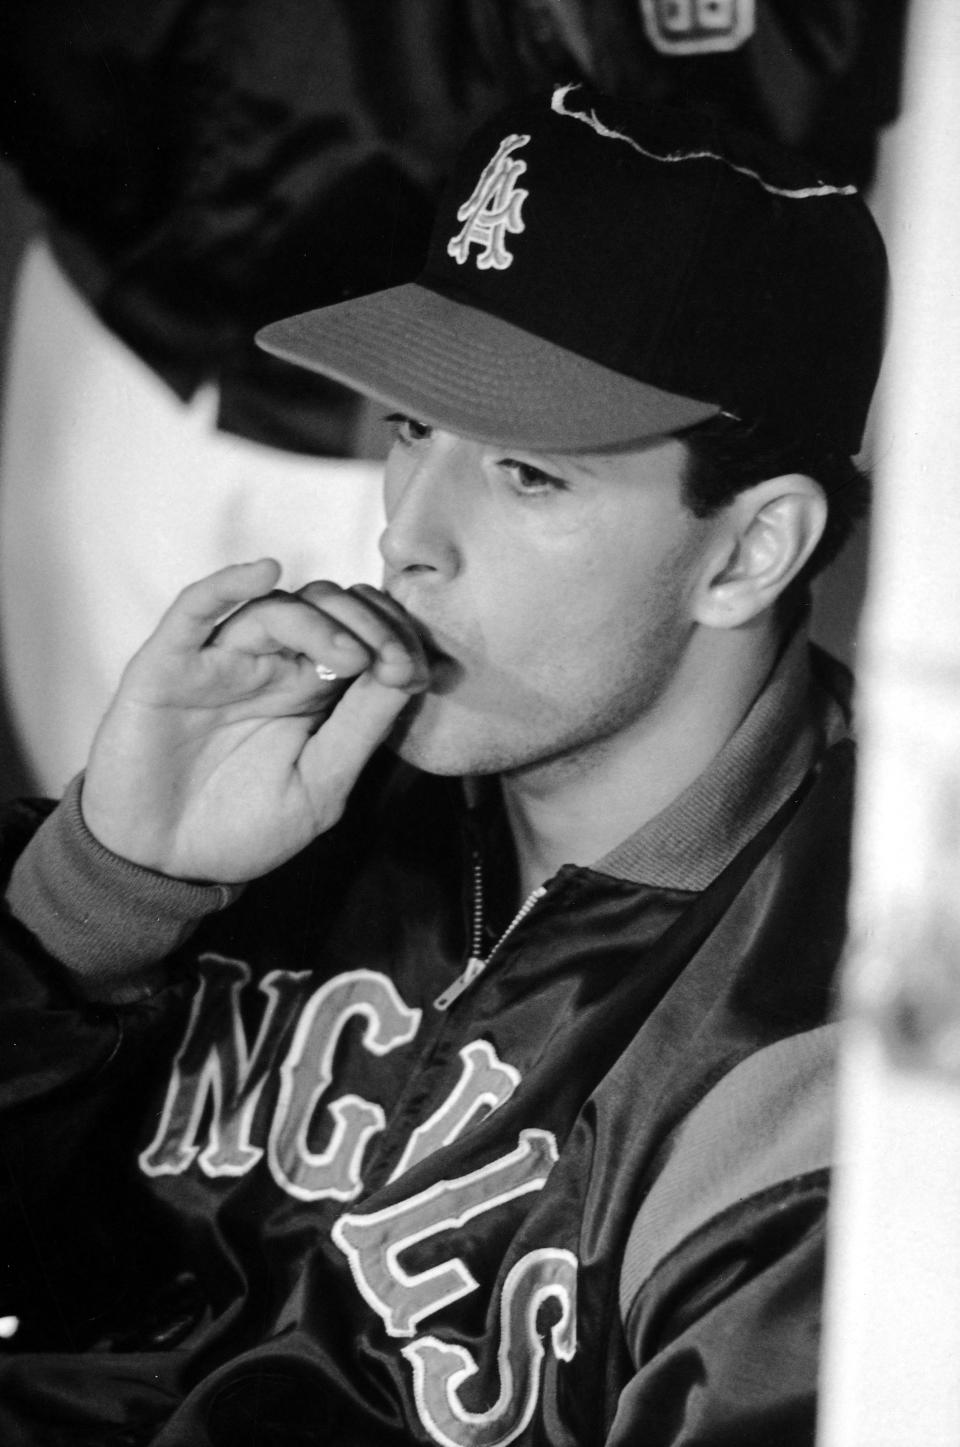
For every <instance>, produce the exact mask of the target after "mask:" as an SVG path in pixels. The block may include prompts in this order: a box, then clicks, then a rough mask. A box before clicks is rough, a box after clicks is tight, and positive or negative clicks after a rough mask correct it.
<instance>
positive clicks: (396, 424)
mask: <svg viewBox="0 0 960 1447" xmlns="http://www.w3.org/2000/svg"><path fill="white" fill-rule="evenodd" d="M383 420H384V421H385V422H389V424H390V426H391V428H392V430H393V435H394V437H395V438H396V440H397V441H398V442H402V443H404V444H405V445H406V446H407V447H409V446H410V445H411V443H413V442H423V440H424V439H425V438H427V437H429V436H430V434H431V432H432V431H433V428H432V427H430V426H429V425H428V424H427V423H426V422H418V421H417V419H416V418H415V417H405V416H404V414H403V413H402V412H390V413H388V415H387V416H386V417H385V418H384V419H383Z"/></svg>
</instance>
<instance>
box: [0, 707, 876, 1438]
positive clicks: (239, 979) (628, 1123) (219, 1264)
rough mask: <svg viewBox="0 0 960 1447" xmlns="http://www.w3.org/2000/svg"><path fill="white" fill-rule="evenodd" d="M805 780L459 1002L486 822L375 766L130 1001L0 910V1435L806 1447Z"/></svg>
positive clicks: (813, 878)
mask: <svg viewBox="0 0 960 1447" xmlns="http://www.w3.org/2000/svg"><path fill="white" fill-rule="evenodd" d="M755 732H758V733H763V730H762V729H759V727H758V728H757V729H755ZM797 757H798V756H797V752H796V750H795V749H793V750H792V752H791V751H790V750H784V751H782V756H781V757H780V758H779V763H778V764H777V765H776V767H775V768H774V772H773V775H772V776H771V778H770V779H766V780H764V783H763V791H762V792H763V793H764V797H765V799H766V808H765V809H764V810H762V811H761V812H760V814H758V816H757V817H758V818H759V819H761V820H762V822H760V823H759V824H758V825H757V826H754V825H751V826H750V828H749V830H746V829H745V833H746V837H744V838H743V839H738V840H737V842H736V847H734V848H732V851H731V849H730V847H729V845H730V841H729V840H728V841H727V845H728V848H727V853H728V855H729V857H728V858H726V860H725V862H724V863H723V867H722V868H720V869H719V872H718V873H716V874H715V876H714V877H711V878H710V879H709V882H706V883H704V885H703V887H697V888H686V887H685V888H677V887H668V886H666V885H664V884H662V883H654V884H646V883H644V882H643V881H642V880H640V879H637V878H631V877H628V876H629V874H630V870H629V869H624V868H614V867H613V866H612V865H608V864H607V863H605V862H604V861H600V863H599V864H598V865H597V866H595V867H592V868H581V867H573V866H569V867H565V868H563V869H562V870H561V871H560V872H559V874H558V875H557V876H556V877H555V878H554V879H553V880H552V881H550V883H549V884H548V886H547V890H546V894H545V895H544V897H543V898H541V899H540V900H539V901H538V902H537V904H536V905H535V906H534V908H533V909H532V910H531V911H530V912H529V914H528V915H527V916H526V917H525V918H524V919H523V921H522V922H521V923H520V924H519V925H518V926H517V927H516V928H515V929H514V930H513V931H512V932H511V933H510V934H509V936H508V937H507V938H506V939H505V940H504V941H503V943H502V944H501V945H500V947H499V948H498V949H497V950H496V952H495V953H494V955H493V957H492V959H491V961H490V963H489V964H488V966H487V968H486V969H485V970H484V971H483V972H482V973H481V974H480V975H479V976H478V977H477V978H476V979H475V980H474V981H473V983H472V984H470V985H469V986H468V987H467V988H466V989H464V990H463V991H462V992H461V993H460V994H459V996H458V997H457V998H456V999H455V1000H454V1001H453V1003H451V1004H449V1005H448V1006H447V1008H440V1007H439V1006H438V1004H437V1000H438V997H440V996H442V995H443V994H444V992H445V991H446V989H447V988H448V987H449V986H450V984H451V983H452V982H453V981H454V980H456V979H457V978H458V977H459V976H460V974H461V972H462V970H463V966H464V959H465V952H466V949H467V945H468V934H469V915H470V902H471V901H470V889H469V878H470V869H469V863H470V855H471V851H472V850H473V849H474V848H480V849H482V850H483V852H484V855H485V857H486V858H487V860H488V861H489V862H490V865H491V868H490V876H491V882H492V889H491V893H492V896H493V899H492V912H493V914H494V916H496V915H497V913H498V909H497V903H496V896H497V888H496V879H497V873H498V863H497V861H500V862H501V863H502V862H503V861H504V859H505V858H506V854H505V849H504V835H503V824H502V820H501V818H500V815H499V811H498V810H497V809H496V808H493V809H491V810H486V809H481V810H480V811H479V813H477V812H472V813H471V814H470V815H468V816H466V817H465V812H464V806H463V800H462V794H461V791H460V788H459V785H458V784H457V782H456V781H451V780H440V779H432V778H429V777H426V776H423V775H419V774H418V773H416V772H415V771H412V770H410V769H408V768H406V767H405V766H402V765H397V764H395V763H393V762H392V761H389V760H387V759H380V760H377V761H375V762H374V764H373V765H372V766H371V768H370V770H369V771H368V774H367V776H366V777H365V779H364V780H363V781H362V782H361V785H360V786H358V789H357V790H356V791H355V795H354V798H353V800H352V803H351V808H350V810H349V811H348V814H347V815H346V816H345V818H344V820H343V821H342V822H341V824H340V825H339V826H338V827H337V828H336V829H335V830H334V831H331V833H330V834H328V835H326V836H324V838H322V839H320V840H318V841H316V842H315V843H314V845H312V846H311V847H310V848H309V849H307V850H306V851H305V852H304V853H303V854H302V855H300V856H298V857H297V858H296V859H295V860H292V861H291V862H290V863H289V864H287V865H285V866H284V867H282V868H281V869H279V870H278V871H276V872H275V873H274V874H272V875H270V876H268V877H266V878H265V879H263V880H261V881H259V882H257V883H256V884H254V885H251V886H249V887H248V888H247V889H246V890H245V891H244V892H243V893H242V895H241V896H240V897H239V898H235V899H233V900H232V901H231V902H230V903H228V904H227V905H226V907H225V908H223V909H221V910H219V911H216V912H214V913H212V914H210V915H209V916H208V917H207V918H206V919H205V920H204V922H203V923H202V924H201V925H200V926H199V928H198V929H196V930H195V932H193V933H191V934H190V935H189V938H188V939H187V940H186V941H185V943H183V944H182V945H181V946H180V948H179V949H178V950H177V951H176V952H175V954H174V956H173V958H172V959H171V960H169V961H167V962H165V963H164V964H163V966H162V968H161V969H160V971H159V972H154V973H150V972H146V973H144V975H143V977H142V979H141V980H140V981H139V983H138V985H137V988H136V989H132V990H130V991H129V992H127V996H126V997H124V995H123V992H121V991H119V990H113V991H108V990H102V989H101V990H99V991H95V992H93V993H95V994H97V995H98V998H90V995H91V992H90V991H89V990H85V989H84V987H83V985H82V982H78V979H77V977H76V975H75V973H74V972H72V971H71V970H68V969H67V968H65V967H64V966H63V965H62V964H59V963H58V962H57V961H56V960H55V959H54V958H52V957H51V956H50V955H49V954H48V953H47V952H45V951H44V950H43V949H42V948H41V946H40V944H39V942H38V939H37V937H36V936H35V934H34V933H33V932H32V931H31V930H30V929H28V928H27V927H26V925H25V924H24V923H22V922H21V921H20V920H18V919H17V918H15V917H13V916H12V915H11V914H10V913H9V912H8V914H7V916H6V917H5V918H4V919H3V922H2V924H3V936H2V939H3V944H2V947H3V971H2V979H3V986H2V988H3V993H4V1003H3V1006H2V1010H0V1025H2V1032H3V1034H2V1050H0V1061H2V1072H3V1081H2V1083H0V1103H2V1110H0V1146H2V1153H3V1164H4V1177H3V1179H4V1183H5V1184H4V1186H3V1191H2V1197H0V1206H2V1214H3V1225H4V1231H5V1235H4V1239H5V1242H6V1245H7V1254H8V1257H9V1259H10V1260H11V1261H12V1268H13V1269H12V1273H11V1275H10V1279H9V1280H8V1283H7V1285H6V1286H5V1288H4V1292H3V1296H2V1297H0V1315H3V1314H11V1315H16V1316H17V1317H19V1319H20V1323H21V1326H20V1331H19V1333H18V1334H17V1335H16V1336H15V1337H14V1338H13V1339H12V1341H11V1342H10V1343H9V1344H8V1345H7V1348H6V1351H5V1353H4V1355H3V1359H2V1361H0V1440H3V1441H4V1442H7V1441H9V1442H14V1441H15V1442H18V1443H24V1444H30V1447H32V1444H37V1447H40V1444H42V1447H51V1444H57V1443H60V1442H63V1443H67V1442H69V1443H71V1444H76V1443H90V1444H94V1443H96V1444H98V1447H99V1444H103V1443H108V1442H117V1443H121V1442H122V1443H146V1442H156V1443H157V1444H182V1447H202V1444H218V1447H220V1444H222V1447H268V1444H277V1447H279V1444H284V1447H287V1444H291V1443H301V1442H302V1443H314V1442H322V1443H324V1444H328V1447H333V1444H343V1447H361V1444H363V1447H366V1444H369V1447H373V1444H377V1447H389V1444H392V1443H396V1444H398V1447H399V1444H401V1443H405V1444H409V1443H419V1444H424V1447H427V1444H444V1447H468V1444H469V1447H494V1444H498V1447H500V1444H503V1447H506V1444H509V1443H521V1444H531V1447H532V1444H535V1443H536V1444H550V1447H570V1444H578V1447H587V1444H591V1447H593V1444H596V1447H601V1444H603V1447H626V1444H631V1447H633V1444H635V1447H694V1444H696V1447H720V1444H729V1443H734V1442H735V1443H737V1444H738V1447H750V1444H755V1447H761V1444H762V1447H769V1444H770V1443H773V1442H775V1443H777V1444H778V1447H791V1444H797V1447H799V1444H805V1447H811V1444H812V1442H813V1437H814V1414H815V1390H816V1374H817V1346H818V1326H819V1301H820V1286H821V1273H822V1265H823V1260H822V1258H823V1233H824V1212H825V1206H826V1200H827V1187H828V1178H829V1168H830V1164H831V1160H832V1154H831V1143H830V1114H831V1082H832V1059H833V1047H834V1039H833V1037H834V1031H835V1027H834V1026H833V1025H832V1024H831V1021H832V1019H833V1016H834V1012H835V983H834V977H835V970H836V964H837V960H838V958H839V955H840V952H841V948H842V942H843V934H844V923H845V895H846V885H847V853H848V830H849V817H850V790H851V775H852V747H851V745H850V743H849V742H848V741H846V740H841V741H840V742H836V743H829V742H827V743H823V742H821V744H820V745H818V747H817V748H816V749H815V751H814V753H813V755H812V757H811V759H810V761H809V763H808V764H806V765H805V766H804V767H803V769H802V770H801V771H799V773H798V771H797V767H796V765H797ZM767 763H768V764H770V766H771V767H772V768H773V762H772V757H768V759H767ZM771 811H772V812H771ZM44 812H45V810H44V809H43V808H42V807H40V806H35V805H29V804H23V805H20V806H17V807H16V808H15V809H14V810H13V811H12V812H11V813H10V814H9V815H8V816H7V819H6V828H5V845H6V849H7V858H8V859H9V858H11V857H12V856H14V855H15V854H16V853H17V852H18V851H19V849H20V848H21V847H22V846H23V844H24V842H25V841H26V840H27V839H28V838H29V837H30V835H31V834H32V833H33V831H34V830H35V829H36V827H37V824H38V821H39V819H40V818H42V817H43V814H44ZM50 822H53V821H50ZM693 828H694V831H695V829H696V820H695V819H694V820H693ZM39 837H40V836H38V839H39ZM706 842H707V841H705V843H706ZM722 843H723V841H719V842H718V841H716V840H714V841H713V844H712V847H713V848H714V849H715V850H716V849H721V847H722ZM25 857H26V856H25ZM135 872H136V871H135ZM634 872H635V871H634ZM506 873H509V870H508V869H507V870H506ZM81 923H82V922H81ZM503 923H504V921H503V919H502V918H501V919H499V920H497V919H496V918H494V921H493V929H494V931H495V932H496V931H497V930H500V929H502V927H503ZM135 925H136V911H135V908H134V906H133V905H131V929H133V928H134V927H135ZM144 927H145V928H146V924H145V926H144Z"/></svg>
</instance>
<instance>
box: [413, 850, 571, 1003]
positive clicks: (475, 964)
mask: <svg viewBox="0 0 960 1447" xmlns="http://www.w3.org/2000/svg"><path fill="white" fill-rule="evenodd" d="M546 892H547V887H546V885H545V884H539V885H537V888H536V889H534V890H532V891H531V892H530V894H528V895H527V897H526V899H525V900H524V901H523V904H522V905H521V906H520V908H519V909H518V910H517V912H516V914H515V915H514V916H513V919H512V920H511V921H510V923H509V924H508V925H507V927H506V929H505V930H504V931H503V934H502V935H501V936H500V938H499V939H498V940H497V942H496V943H495V944H494V946H493V948H492V949H491V950H490V952H489V954H488V955H487V957H486V959H484V958H483V957H482V956H481V954H480V950H481V948H482V946H483V861H482V859H481V857H480V851H479V850H477V849H475V850H474V851H473V922H472V932H471V940H470V957H469V959H468V960H467V963H466V967H465V968H464V970H463V971H462V972H461V974H459V975H458V976H457V978H456V979H455V980H454V981H453V983H452V984H450V985H448V986H447V988H446V989H445V990H444V991H443V992H442V993H441V994H439V995H438V996H437V998H436V999H435V1000H434V1002H433V1004H434V1008H435V1009H437V1010H448V1009H449V1008H450V1006H451V1005H452V1004H453V1002H454V1000H458V999H459V998H460V996H461V995H462V994H463V992H464V990H466V989H467V988H468V987H469V986H470V985H472V984H473V982H474V980H475V979H477V977H478V976H479V975H482V974H483V972H484V970H485V969H486V968H487V966H488V965H489V964H490V961H491V960H492V959H493V957H494V955H495V954H496V953H497V951H498V950H499V949H500V947H501V945H502V944H504V942H505V941H506V940H507V939H508V938H509V936H510V935H512V934H513V932H514V930H515V929H516V928H517V925H518V924H520V923H521V922H522V921H523V920H525V919H526V917H527V915H528V914H529V913H530V911H531V910H532V909H533V906H534V905H535V904H536V903H537V901H538V900H540V899H542V898H543V896H544V895H545V894H546Z"/></svg>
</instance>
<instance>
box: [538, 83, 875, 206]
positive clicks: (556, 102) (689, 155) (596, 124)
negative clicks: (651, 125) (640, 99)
mask: <svg viewBox="0 0 960 1447" xmlns="http://www.w3.org/2000/svg"><path fill="white" fill-rule="evenodd" d="M578 89H579V87H578V86H577V85H576V84H573V83H571V84H570V85H563V86H558V87H557V89H556V90H555V91H554V93H553V98H552V99H551V102H550V108H551V110H553V111H555V112H556V114H557V115H558V116H566V117H568V118H569V119H570V120H574V121H582V122H583V124H584V125H585V126H589V127H590V128H591V130H594V131H596V133H597V135H598V136H604V137H605V138H606V139H608V140H611V141H625V142H626V144H627V145H628V146H630V147H631V149H632V150H634V151H636V152H637V153H638V154H639V155H641V156H646V157H647V158H648V159H649V160H651V161H671V162H677V161H719V162H720V164H721V165H722V166H727V167H728V168H729V169H730V170H731V171H736V172H737V173H738V174H739V175H741V176H748V177H749V178H750V180H751V181H756V183H757V185H758V186H762V188H763V189H764V191H769V192H770V194H771V195H772V196H785V197H787V198H788V199H789V200H791V201H808V200H811V199H816V198H818V197H821V196H856V195H857V188H856V186H829V185H827V184H826V183H823V184H821V185H819V186H803V187H798V188H796V189H792V190H791V189H788V188H785V187H782V186H771V185H770V183H769V181H765V180H764V179H763V177H762V176H761V175H759V174H758V173H757V172H756V171H751V170H750V168H749V167H748V166H738V165H736V164H735V163H734V162H733V161H730V160H728V159H727V157H726V156H719V155H717V153H716V152H715V151H683V152H675V153H674V154H673V155H669V156H661V155H658V154H657V152H656V151H648V150H645V149H644V147H643V146H641V145H638V143H637V142H636V141H635V140H634V139H633V137H632V136H627V135H624V134H623V132H622V131H614V130H611V128H610V127H609V126H605V125H604V124H603V121H601V120H600V118H599V116H598V115H597V113H596V111H594V110H590V111H576V110H570V109H568V108H567V106H566V105H565V101H566V98H567V96H568V95H569V94H570V92H571V91H572V90H578Z"/></svg>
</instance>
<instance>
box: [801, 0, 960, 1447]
mask: <svg viewBox="0 0 960 1447" xmlns="http://www.w3.org/2000/svg"><path fill="white" fill-rule="evenodd" d="M906 65H907V69H906V77H905V104H904V110H903V116H902V119H901V121H900V122H899V124H898V126H897V129H896V131H895V132H894V134H893V136H892V138H891V141H890V144H889V145H888V147H887V150H886V157H885V166H886V167H887V168H889V172H890V175H891V180H892V184H891V188H890V197H889V205H888V206H887V208H886V209H887V212H888V214H887V215H886V216H885V217H883V216H882V217H881V222H882V224H883V225H884V230H885V233H886V236H887V240H888V243H889V246H890V251H891V259H892V266H893V297H892V335H891V350H890V354H889V356H888V360H887V365H886V368H885V374H884V383H883V393H882V399H881V401H882V405H881V408H880V414H879V436H878V440H877V446H876V455H877V459H878V495H877V507H876V513H875V519H874V532H873V555H872V560H871V576H870V582H869V587H868V592H867V602H866V610H865V614H864V626H863V631H862V634H861V639H860V649H859V665H858V667H859V683H860V700H859V710H858V712H859V720H860V729H859V731H860V735H861V740H862V753H861V759H862V766H861V775H860V794H859V799H858V811H857V827H856V850H855V877H854V888H853V893H852V899H851V947H850V960H849V965H848V973H847V1013H848V1016H849V1019H850V1023H849V1024H848V1027H847V1045H846V1057H845V1062H844V1069H843V1072H842V1082H841V1100H840V1118H841V1119H840V1123H841V1133H840V1134H841V1148H842V1150H843V1152H844V1154H845V1156H846V1157H847V1158H848V1160H847V1164H846V1166H845V1168H844V1169H843V1171H842V1172H841V1174H840V1177H839V1186H838V1190H837V1192H836V1195H835V1199H834V1215H833V1222H832V1233H831V1257H830V1275H829V1289H828V1315H827V1343H826V1351H825V1358H824V1393H823V1400H822V1407H821V1424H820V1438H819V1440H820V1443H821V1447H917V1444H919V1443H922V1444H923V1447H956V1444H957V1443H958V1442H960V1230H958V1222H960V582H958V568H960V478H958V470H957V458H958V456H960V408H958V405H957V396H958V391H960V286H958V280H957V278H958V275H960V187H958V183H960V89H958V87H957V83H956V81H957V67H958V65H960V6H957V5H956V3H955V0H920V3H917V4H914V5H913V6H912V7H911V12H910V28H909V36H908V45H907V62H906Z"/></svg>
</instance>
